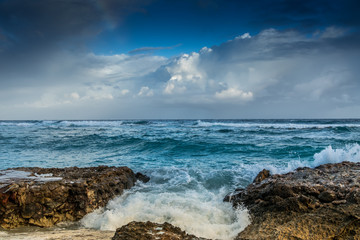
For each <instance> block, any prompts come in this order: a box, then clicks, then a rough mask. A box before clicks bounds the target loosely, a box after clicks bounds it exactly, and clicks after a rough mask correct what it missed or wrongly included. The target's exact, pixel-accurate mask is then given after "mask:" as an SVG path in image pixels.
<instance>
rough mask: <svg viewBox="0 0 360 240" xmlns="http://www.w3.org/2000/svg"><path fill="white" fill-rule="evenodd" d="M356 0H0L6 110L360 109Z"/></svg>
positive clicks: (9, 115)
mask: <svg viewBox="0 0 360 240" xmlns="http://www.w3.org/2000/svg"><path fill="white" fill-rule="evenodd" d="M359 9H360V2H359V1H357V0H342V1H338V0H324V1H322V0H318V1H315V0H301V1H300V0H291V1H290V0H289V1H286V0H271V1H269V0H267V1H265V0H258V1H239V0H221V1H220V0H171V1H168V0H31V1H29V0H0V119H1V120H33V119H34V120H51V119H53V120H56V119H74V120H75V119H212V118H218V119H251V118H256V119H262V118H360V94H359V93H360V78H359V75H360V31H359V30H360V14H358V11H359Z"/></svg>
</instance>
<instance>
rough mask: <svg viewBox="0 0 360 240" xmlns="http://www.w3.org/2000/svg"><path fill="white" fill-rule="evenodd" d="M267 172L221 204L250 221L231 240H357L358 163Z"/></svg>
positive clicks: (359, 212) (359, 204) (359, 225)
mask: <svg viewBox="0 0 360 240" xmlns="http://www.w3.org/2000/svg"><path fill="white" fill-rule="evenodd" d="M267 173H268V171H267V170H263V171H262V172H260V174H259V175H258V177H257V178H256V180H255V181H254V182H253V183H252V184H250V185H249V186H248V187H247V188H246V189H237V190H236V191H235V192H234V193H231V194H229V195H227V196H226V197H225V199H224V200H225V201H230V202H231V203H232V204H233V206H234V207H237V206H239V205H245V206H246V207H247V208H248V209H249V211H250V214H251V217H252V222H251V224H250V225H249V226H248V227H247V228H245V230H244V231H242V232H241V233H239V235H238V236H237V238H236V239H309V240H310V239H312V240H316V239H360V163H351V162H342V163H338V164H325V165H321V166H319V167H316V168H314V169H310V168H299V169H297V170H296V171H294V172H290V173H287V174H283V175H269V174H267Z"/></svg>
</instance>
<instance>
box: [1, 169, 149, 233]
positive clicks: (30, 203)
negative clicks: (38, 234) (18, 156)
mask: <svg viewBox="0 0 360 240" xmlns="http://www.w3.org/2000/svg"><path fill="white" fill-rule="evenodd" d="M137 178H141V179H142V180H145V181H146V180H148V179H147V178H146V177H145V176H144V175H142V174H140V173H138V174H137V175H135V174H134V172H133V171H132V170H131V169H130V168H127V167H107V166H99V167H89V168H77V167H71V168H15V169H7V170H2V171H0V226H1V228H3V229H11V228H16V227H19V226H39V227H50V226H53V225H54V224H56V223H58V222H62V221H76V220H80V219H81V218H82V217H84V216H85V215H86V214H87V213H89V212H91V211H93V210H94V209H96V208H99V207H104V206H105V205H106V204H107V203H108V201H109V200H111V199H112V198H114V197H115V196H116V195H120V194H121V193H122V192H123V191H124V189H129V188H131V187H132V186H134V184H135V182H136V180H137Z"/></svg>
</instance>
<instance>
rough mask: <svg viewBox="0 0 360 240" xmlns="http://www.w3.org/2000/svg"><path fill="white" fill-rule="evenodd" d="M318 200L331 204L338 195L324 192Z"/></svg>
mask: <svg viewBox="0 0 360 240" xmlns="http://www.w3.org/2000/svg"><path fill="white" fill-rule="evenodd" d="M318 198H319V199H320V201H322V202H324V203H329V202H332V201H334V200H335V199H336V195H335V193H334V192H332V191H323V192H322V193H320V194H319V196H318Z"/></svg>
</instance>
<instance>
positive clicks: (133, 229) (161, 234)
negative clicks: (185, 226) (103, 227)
mask: <svg viewBox="0 0 360 240" xmlns="http://www.w3.org/2000/svg"><path fill="white" fill-rule="evenodd" d="M177 239H179V240H206V239H205V238H198V237H195V236H194V235H190V234H187V233H186V232H185V231H182V230H181V229H180V228H179V227H175V226H173V225H171V224H170V223H167V222H165V223H162V224H160V223H153V222H130V223H128V224H127V225H124V226H122V227H121V228H118V229H116V232H115V235H114V237H113V238H112V240H177Z"/></svg>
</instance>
